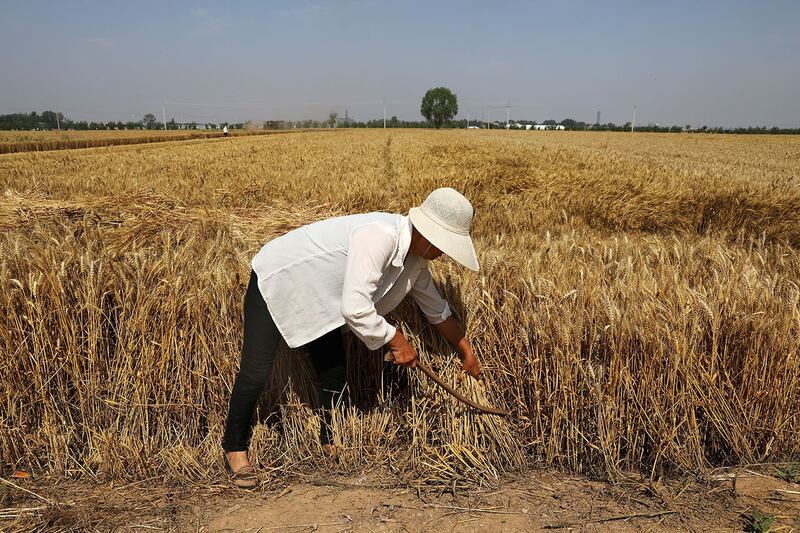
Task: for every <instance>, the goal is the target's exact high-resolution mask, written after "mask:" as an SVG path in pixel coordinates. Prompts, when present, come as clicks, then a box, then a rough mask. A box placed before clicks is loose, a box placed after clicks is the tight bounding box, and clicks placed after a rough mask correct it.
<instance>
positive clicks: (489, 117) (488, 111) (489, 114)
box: [486, 106, 492, 130]
mask: <svg viewBox="0 0 800 533" xmlns="http://www.w3.org/2000/svg"><path fill="white" fill-rule="evenodd" d="M486 125H487V128H486V129H487V130H490V129H492V106H489V107H487V108H486Z"/></svg>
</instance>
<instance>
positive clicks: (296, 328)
mask: <svg viewBox="0 0 800 533" xmlns="http://www.w3.org/2000/svg"><path fill="white" fill-rule="evenodd" d="M472 213H473V210H472V205H471V204H470V203H469V200H467V199H466V198H465V197H464V196H462V195H461V194H460V193H459V192H457V191H455V190H454V189H450V188H443V189H436V190H435V191H433V192H432V193H431V194H430V195H428V197H427V198H426V199H425V201H424V202H423V203H422V205H421V206H420V207H414V208H412V209H411V210H410V211H409V213H408V216H403V215H395V214H389V213H367V214H361V215H349V216H343V217H336V218H331V219H328V220H322V221H320V222H315V223H313V224H309V225H307V226H303V227H301V228H298V229H296V230H294V231H290V232H289V233H287V234H285V235H283V236H281V237H278V238H276V239H273V240H271V241H270V242H268V243H267V244H265V245H264V247H263V248H261V250H260V251H259V252H258V254H256V256H255V257H254V258H253V261H252V267H253V270H252V272H251V274H250V283H249V285H248V287H247V293H246V295H245V298H244V342H243V346H242V360H241V364H240V367H239V373H238V374H237V376H236V382H235V384H234V386H233V392H232V394H231V399H230V405H229V410H228V420H227V423H226V426H225V435H224V438H223V443H222V447H223V449H224V450H225V466H226V469H227V470H228V473H229V474H230V476H231V479H232V480H233V481H234V483H235V484H236V485H237V486H239V487H242V488H251V487H254V486H256V484H257V479H256V474H255V472H254V470H253V468H252V466H251V465H250V462H249V460H248V458H247V449H248V446H249V441H250V436H251V431H252V428H251V419H252V415H253V410H254V408H255V405H256V402H257V400H258V397H259V395H260V394H261V391H262V390H263V388H264V385H265V384H266V382H267V379H268V377H269V375H270V372H271V370H272V365H273V361H274V359H275V354H276V351H277V349H278V341H279V340H280V339H281V338H283V339H284V340H285V341H286V343H287V344H288V345H289V347H290V348H295V347H298V346H305V347H306V348H307V349H308V352H309V354H310V356H311V360H312V362H313V365H314V368H315V370H316V373H317V387H318V391H319V400H320V405H321V406H322V409H323V414H324V417H323V418H324V420H323V422H322V423H321V431H320V433H321V435H320V440H321V442H322V445H323V449H324V450H325V451H326V452H327V453H328V454H330V455H332V456H335V454H336V449H335V447H334V446H333V444H332V442H331V433H330V425H329V422H330V410H329V408H331V406H332V404H333V400H334V395H338V394H341V393H342V392H343V389H344V386H345V376H346V373H345V353H344V349H343V346H342V333H341V330H340V327H341V326H343V325H347V326H348V327H349V328H350V329H351V330H352V331H353V333H355V335H356V336H357V337H358V338H359V339H360V340H361V341H363V342H364V344H366V345H367V347H368V348H369V349H370V350H377V349H379V348H381V347H382V346H384V345H388V348H389V349H390V350H391V353H392V355H393V356H394V362H395V363H396V364H399V365H405V366H408V367H414V366H415V364H416V357H417V355H416V353H415V352H414V348H413V347H412V346H411V344H410V343H409V342H408V340H407V339H406V338H405V337H404V336H403V334H402V333H401V332H400V330H399V329H397V328H395V327H394V326H392V325H391V324H389V323H388V322H387V321H386V320H385V319H384V318H383V317H384V315H386V314H387V313H389V312H390V311H392V309H394V308H395V307H397V305H398V304H400V302H401V301H402V300H403V298H405V296H406V295H407V294H409V293H410V294H411V296H412V298H414V300H415V301H416V302H417V304H418V305H419V307H420V309H421V310H422V312H423V314H424V315H425V317H426V318H427V320H428V321H429V322H430V323H431V324H433V325H434V327H435V328H436V330H437V331H438V332H439V334H440V335H441V336H442V337H444V338H445V339H446V340H447V341H448V342H449V343H450V344H451V345H453V346H454V347H455V348H456V349H458V351H459V352H460V354H461V359H462V366H463V369H464V371H466V372H468V373H469V374H471V375H472V376H474V377H478V375H479V374H480V365H479V364H478V361H477V359H476V358H475V355H474V353H473V351H472V347H471V346H470V343H469V342H468V341H467V339H465V338H464V334H463V333H462V331H463V330H462V328H461V326H460V325H459V324H458V322H457V321H456V319H455V318H454V317H453V316H452V314H451V312H450V306H449V305H448V303H447V302H446V301H445V300H444V299H443V298H442V297H441V296H440V295H439V292H438V291H437V290H436V287H435V286H434V284H433V279H432V278H431V273H430V271H429V270H428V261H430V260H433V259H436V258H437V257H439V256H441V255H442V253H445V254H447V255H449V256H450V257H451V258H453V259H455V260H456V261H458V262H459V263H461V264H462V265H464V266H466V267H467V268H469V269H471V270H474V271H477V270H478V258H477V256H476V254H475V248H474V247H473V245H472V240H471V239H470V236H469V229H470V224H471V222H472Z"/></svg>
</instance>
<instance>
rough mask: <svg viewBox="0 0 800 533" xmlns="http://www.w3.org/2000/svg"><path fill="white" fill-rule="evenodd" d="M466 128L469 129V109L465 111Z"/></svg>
mask: <svg viewBox="0 0 800 533" xmlns="http://www.w3.org/2000/svg"><path fill="white" fill-rule="evenodd" d="M467 129H469V111H467Z"/></svg>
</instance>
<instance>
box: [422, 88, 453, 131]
mask: <svg viewBox="0 0 800 533" xmlns="http://www.w3.org/2000/svg"><path fill="white" fill-rule="evenodd" d="M419 112H420V114H421V115H422V116H423V117H425V118H426V119H428V122H431V123H433V125H434V126H435V127H436V128H441V127H442V124H444V123H445V121H448V120H452V118H453V117H454V116H456V114H458V98H457V97H456V95H455V94H453V93H452V92H451V91H450V89H448V88H447V87H435V88H433V89H428V92H426V93H425V96H423V97H422V103H421V104H420V106H419Z"/></svg>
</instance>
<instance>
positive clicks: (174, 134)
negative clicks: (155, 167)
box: [0, 130, 302, 154]
mask: <svg viewBox="0 0 800 533" xmlns="http://www.w3.org/2000/svg"><path fill="white" fill-rule="evenodd" d="M298 131H302V130H281V131H277V130H276V131H272V130H269V131H266V130H236V131H231V132H229V133H228V137H242V136H248V135H271V134H276V133H297V132H298ZM223 136H224V134H223V132H222V130H202V131H197V130H167V131H162V130H130V131H128V130H108V131H14V132H10V131H0V154H13V153H18V152H41V151H50V150H71V149H75V148H98V147H102V146H122V145H128V144H146V143H158V142H167V141H187V140H194V139H219V138H222V137H223Z"/></svg>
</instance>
